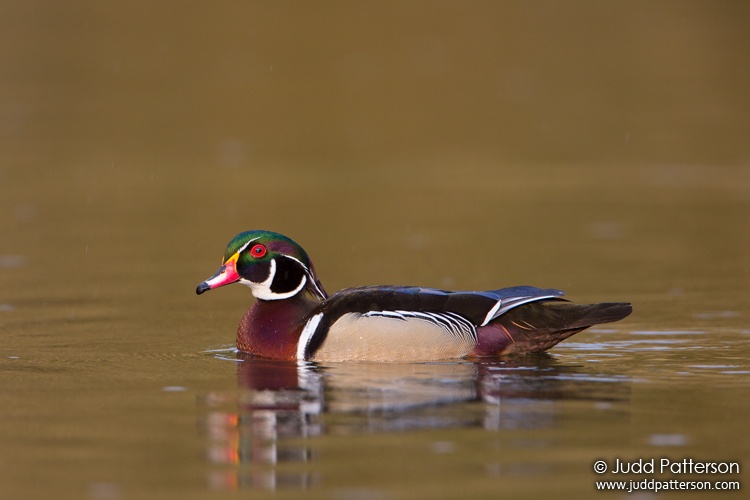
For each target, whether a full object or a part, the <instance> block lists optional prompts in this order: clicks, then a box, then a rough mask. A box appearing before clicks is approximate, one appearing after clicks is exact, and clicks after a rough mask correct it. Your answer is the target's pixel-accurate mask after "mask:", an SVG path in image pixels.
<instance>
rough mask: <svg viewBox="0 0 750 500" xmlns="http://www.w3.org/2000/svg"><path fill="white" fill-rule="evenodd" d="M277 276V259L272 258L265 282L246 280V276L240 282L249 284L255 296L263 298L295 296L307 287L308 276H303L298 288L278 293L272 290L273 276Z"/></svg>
mask: <svg viewBox="0 0 750 500" xmlns="http://www.w3.org/2000/svg"><path fill="white" fill-rule="evenodd" d="M275 276H276V259H271V266H270V269H269V271H268V278H266V280H265V281H264V282H263V283H255V282H253V281H250V280H246V279H245V278H242V279H240V283H242V284H243V285H245V286H249V287H250V290H251V291H252V292H253V296H254V297H255V298H256V299H261V300H281V299H288V298H289V297H294V296H295V295H297V294H298V293H299V292H300V290H302V289H303V288H305V284H306V283H307V277H305V276H302V279H301V280H300V282H299V285H297V288H295V289H294V290H292V291H291V292H284V293H276V292H273V291H272V290H271V283H273V278H274V277H275Z"/></svg>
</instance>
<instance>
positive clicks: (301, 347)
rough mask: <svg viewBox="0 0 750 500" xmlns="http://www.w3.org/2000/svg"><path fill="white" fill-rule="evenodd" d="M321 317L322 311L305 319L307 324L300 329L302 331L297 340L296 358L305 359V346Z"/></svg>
mask: <svg viewBox="0 0 750 500" xmlns="http://www.w3.org/2000/svg"><path fill="white" fill-rule="evenodd" d="M321 319H323V313H318V314H316V315H315V316H313V317H312V318H310V319H309V320H308V321H307V324H306V325H305V327H304V328H303V329H302V333H301V334H300V336H299V342H298V343H297V359H298V360H300V361H304V360H305V351H306V350H307V346H308V345H309V344H310V341H311V340H312V336H313V334H314V333H315V330H317V329H318V325H319V324H320V320H321Z"/></svg>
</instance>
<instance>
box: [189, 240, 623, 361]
mask: <svg viewBox="0 0 750 500" xmlns="http://www.w3.org/2000/svg"><path fill="white" fill-rule="evenodd" d="M236 282H239V283H242V284H243V285H246V286H248V287H250V290H251V292H252V294H253V296H254V297H255V299H256V300H255V302H254V303H253V304H252V305H251V306H250V308H249V309H248V310H247V312H245V315H244V316H243V317H242V321H241V322H240V325H239V329H238V330H237V348H238V349H239V350H240V351H242V352H246V353H250V354H253V355H256V356H261V357H266V358H275V359H286V360H295V359H296V360H303V361H307V360H309V361H347V360H369V361H428V360H438V359H455V358H483V357H495V356H501V355H507V354H526V353H536V352H541V351H545V350H547V349H549V348H550V347H552V346H554V345H555V344H557V343H558V342H560V341H562V340H564V339H566V338H568V337H570V336H571V335H573V334H575V333H577V332H580V331H581V330H583V329H585V328H588V327H590V326H592V325H596V324H599V323H608V322H611V321H618V320H620V319H622V318H624V317H626V316H627V315H628V314H630V313H631V311H632V307H631V306H630V304H628V303H622V302H612V303H600V304H585V305H584V304H573V303H571V302H568V301H567V300H565V299H561V298H560V297H561V296H562V295H564V293H563V292H562V291H560V290H554V289H540V288H536V287H532V286H516V287H511V288H501V289H498V290H490V291H485V292H468V291H445V290H437V289H433V288H421V287H416V286H366V287H358V288H348V289H345V290H341V291H339V292H336V293H334V294H333V295H330V296H329V295H328V294H327V293H326V291H325V289H324V288H323V285H321V283H320V280H319V279H318V276H317V274H316V272H315V267H314V266H313V264H312V261H311V260H310V258H309V257H308V256H307V253H306V252H305V251H304V250H303V249H302V247H300V246H299V245H298V244H297V243H295V242H294V241H292V240H291V239H289V238H288V237H286V236H284V235H281V234H278V233H274V232H271V231H257V230H256V231H246V232H244V233H240V234H238V235H237V236H235V237H234V238H233V239H232V241H230V242H229V245H228V246H227V249H226V252H225V253H224V260H223V262H222V265H221V267H220V268H219V271H218V272H217V273H216V274H214V275H213V276H212V277H211V278H209V279H207V280H206V281H204V282H203V283H201V284H200V285H198V288H197V289H196V293H197V294H202V293H203V292H206V291H208V290H211V289H213V288H218V287H220V286H224V285H229V284H230V283H236Z"/></svg>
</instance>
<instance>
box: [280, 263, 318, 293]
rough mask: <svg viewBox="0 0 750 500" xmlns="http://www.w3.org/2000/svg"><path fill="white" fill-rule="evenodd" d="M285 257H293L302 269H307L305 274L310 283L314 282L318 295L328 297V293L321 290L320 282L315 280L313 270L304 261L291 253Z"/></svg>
mask: <svg viewBox="0 0 750 500" xmlns="http://www.w3.org/2000/svg"><path fill="white" fill-rule="evenodd" d="M284 257H286V258H287V259H292V260H293V261H294V262H296V263H297V264H299V265H300V267H302V269H304V270H305V274H306V275H307V279H309V280H310V284H312V286H313V287H314V288H315V291H316V292H317V293H318V297H320V298H321V299H325V298H326V294H325V293H323V290H321V289H320V288H318V284H317V283H316V282H315V279H313V275H312V272H311V271H310V269H308V267H307V266H306V265H304V264H303V263H302V262H300V260H299V259H295V258H294V257H292V256H291V255H284Z"/></svg>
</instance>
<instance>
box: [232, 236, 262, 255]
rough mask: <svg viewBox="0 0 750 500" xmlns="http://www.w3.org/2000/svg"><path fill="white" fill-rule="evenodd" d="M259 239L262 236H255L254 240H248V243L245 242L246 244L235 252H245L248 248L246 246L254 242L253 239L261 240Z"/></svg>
mask: <svg viewBox="0 0 750 500" xmlns="http://www.w3.org/2000/svg"><path fill="white" fill-rule="evenodd" d="M259 239H260V236H258V237H257V238H253V239H252V240H248V241H247V243H245V244H244V245H242V246H241V247H240V249H239V250H237V251H236V252H234V253H242V252H244V251H245V249H246V248H247V247H248V246H249V245H250V243H252V242H253V241H255V240H259Z"/></svg>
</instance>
